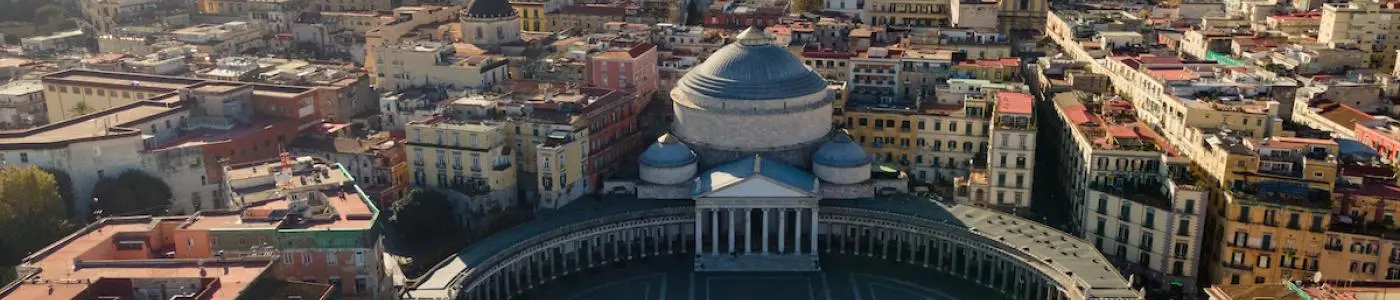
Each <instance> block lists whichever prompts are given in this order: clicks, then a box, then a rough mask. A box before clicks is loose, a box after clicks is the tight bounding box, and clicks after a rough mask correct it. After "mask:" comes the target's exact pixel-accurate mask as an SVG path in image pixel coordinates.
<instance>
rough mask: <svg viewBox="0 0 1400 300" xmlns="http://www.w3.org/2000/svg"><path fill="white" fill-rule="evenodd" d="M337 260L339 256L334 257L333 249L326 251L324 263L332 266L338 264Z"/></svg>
mask: <svg viewBox="0 0 1400 300" xmlns="http://www.w3.org/2000/svg"><path fill="white" fill-rule="evenodd" d="M339 260H340V258H339V257H336V255H335V251H331V252H326V264H327V265H332V266H334V265H337V264H340V262H339Z"/></svg>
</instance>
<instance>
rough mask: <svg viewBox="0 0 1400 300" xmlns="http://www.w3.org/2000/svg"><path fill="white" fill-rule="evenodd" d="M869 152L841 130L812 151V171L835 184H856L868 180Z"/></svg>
mask: <svg viewBox="0 0 1400 300" xmlns="http://www.w3.org/2000/svg"><path fill="white" fill-rule="evenodd" d="M871 162H872V160H871V159H870V154H868V153H865V149H862V148H861V147H860V144H856V142H854V141H851V137H850V136H848V135H846V133H845V132H844V131H843V132H841V133H839V134H837V135H836V136H835V137H832V138H831V141H827V142H826V144H823V145H822V146H821V148H817V152H815V153H812V173H816V175H817V178H821V179H822V180H825V181H826V182H830V183H835V184H857V183H861V182H865V181H867V180H870V164H871Z"/></svg>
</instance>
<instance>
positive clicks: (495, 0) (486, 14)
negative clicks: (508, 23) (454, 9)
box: [462, 0, 515, 19]
mask: <svg viewBox="0 0 1400 300" xmlns="http://www.w3.org/2000/svg"><path fill="white" fill-rule="evenodd" d="M470 1H471V3H467V6H466V8H463V9H462V13H463V14H465V15H466V16H467V17H471V18H482V19H490V18H504V17H510V16H514V15H515V9H514V8H511V7H510V3H509V2H506V0H470Z"/></svg>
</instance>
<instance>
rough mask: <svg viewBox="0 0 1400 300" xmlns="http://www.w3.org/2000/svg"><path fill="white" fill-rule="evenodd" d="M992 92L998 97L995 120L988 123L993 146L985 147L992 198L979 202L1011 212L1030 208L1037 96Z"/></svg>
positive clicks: (989, 137)
mask: <svg viewBox="0 0 1400 300" xmlns="http://www.w3.org/2000/svg"><path fill="white" fill-rule="evenodd" d="M988 94H990V93H988ZM988 94H984V95H988ZM990 95H994V96H995V105H996V106H995V107H994V108H993V110H992V123H991V124H988V125H990V126H989V127H990V128H991V133H990V134H988V141H989V142H990V147H983V149H986V150H985V151H987V162H986V164H987V167H986V169H985V172H986V174H987V175H986V176H987V178H988V184H989V187H990V189H989V190H988V191H987V193H988V195H990V196H991V198H990V200H989V201H987V202H982V203H977V204H982V205H986V206H992V207H997V208H999V209H1002V210H1007V211H1017V210H1023V209H1028V208H1030V205H1031V183H1032V181H1034V177H1035V176H1034V173H1033V170H1035V140H1036V138H1035V135H1036V130H1035V126H1036V124H1035V113H1034V103H1035V99H1034V98H1033V97H1032V96H1031V95H1030V94H1026V93H1018V92H996V93H995V94H990ZM984 97H985V96H984ZM976 171H977V170H974V171H973V172H976ZM974 176H975V175H974Z"/></svg>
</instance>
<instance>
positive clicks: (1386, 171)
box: [1322, 165, 1400, 280]
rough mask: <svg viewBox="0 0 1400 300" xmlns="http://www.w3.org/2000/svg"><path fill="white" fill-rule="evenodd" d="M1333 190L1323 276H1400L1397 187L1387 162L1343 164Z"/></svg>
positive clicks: (1338, 278) (1356, 277) (1395, 277)
mask: <svg viewBox="0 0 1400 300" xmlns="http://www.w3.org/2000/svg"><path fill="white" fill-rule="evenodd" d="M1337 180H1338V181H1337V188H1336V190H1335V192H1334V193H1333V194H1332V203H1333V204H1332V207H1333V209H1332V213H1333V214H1335V215H1344V216H1346V218H1338V220H1336V221H1334V222H1333V223H1332V224H1331V226H1330V227H1329V228H1328V232H1327V246H1326V247H1325V249H1326V250H1327V251H1325V252H1323V262H1324V263H1323V266H1322V274H1323V277H1325V278H1327V279H1334V280H1397V279H1400V232H1397V231H1396V230H1395V223H1396V222H1395V215H1396V214H1400V186H1397V185H1396V182H1395V171H1394V170H1392V169H1391V168H1390V167H1389V166H1384V165H1379V166H1366V165H1346V166H1344V167H1342V170H1341V172H1340V176H1339V178H1338V179H1337Z"/></svg>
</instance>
